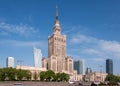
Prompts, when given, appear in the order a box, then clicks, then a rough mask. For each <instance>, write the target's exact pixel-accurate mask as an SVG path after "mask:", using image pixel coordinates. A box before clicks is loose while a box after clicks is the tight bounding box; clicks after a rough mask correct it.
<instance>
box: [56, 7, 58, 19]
mask: <svg viewBox="0 0 120 86" xmlns="http://www.w3.org/2000/svg"><path fill="white" fill-rule="evenodd" d="M56 20H58V7H57V6H56Z"/></svg>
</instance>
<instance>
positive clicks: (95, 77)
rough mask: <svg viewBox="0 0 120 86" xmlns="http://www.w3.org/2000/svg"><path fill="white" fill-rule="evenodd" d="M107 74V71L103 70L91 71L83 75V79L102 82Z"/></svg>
mask: <svg viewBox="0 0 120 86" xmlns="http://www.w3.org/2000/svg"><path fill="white" fill-rule="evenodd" d="M107 75H108V74H107V73H103V72H91V73H88V74H86V75H85V77H84V80H85V81H91V82H104V81H105V79H106V76H107Z"/></svg>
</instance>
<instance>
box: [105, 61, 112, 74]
mask: <svg viewBox="0 0 120 86" xmlns="http://www.w3.org/2000/svg"><path fill="white" fill-rule="evenodd" d="M106 73H108V74H113V61H112V59H107V60H106Z"/></svg>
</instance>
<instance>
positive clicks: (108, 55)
mask: <svg viewBox="0 0 120 86" xmlns="http://www.w3.org/2000/svg"><path fill="white" fill-rule="evenodd" d="M56 5H57V6H58V11H59V21H60V25H61V31H62V34H66V35H67V56H72V57H73V58H74V60H79V59H83V60H84V61H85V68H86V67H91V68H92V70H93V71H98V72H100V70H102V71H103V72H105V70H106V69H105V68H106V64H105V61H106V59H112V60H113V72H114V74H120V68H119V67H118V65H120V1H119V0H51V1H50V0H0V67H6V58H7V57H9V56H11V57H14V60H15V65H18V64H19V63H17V60H22V63H21V65H27V66H34V47H36V48H39V49H41V52H42V55H43V57H47V56H48V36H50V35H51V34H52V32H53V25H54V21H55V11H56V10H55V9H56ZM101 67H102V68H101ZM85 70H86V69H85Z"/></svg>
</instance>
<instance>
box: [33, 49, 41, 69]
mask: <svg viewBox="0 0 120 86" xmlns="http://www.w3.org/2000/svg"><path fill="white" fill-rule="evenodd" d="M34 66H35V67H42V53H41V50H40V49H37V48H34Z"/></svg>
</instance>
